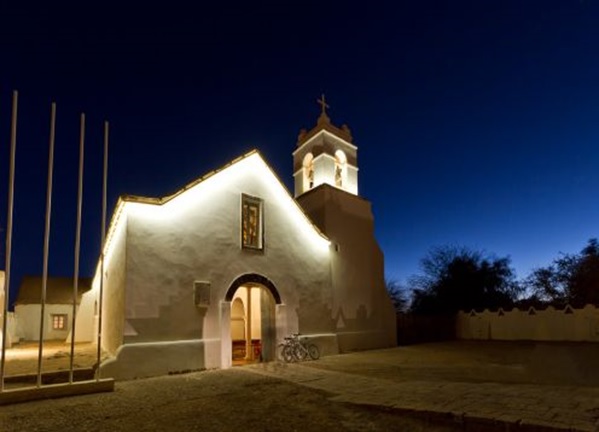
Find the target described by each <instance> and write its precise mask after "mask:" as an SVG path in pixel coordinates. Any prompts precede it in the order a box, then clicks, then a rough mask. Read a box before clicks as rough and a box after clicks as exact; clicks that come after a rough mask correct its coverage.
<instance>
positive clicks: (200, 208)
mask: <svg viewBox="0 0 599 432" xmlns="http://www.w3.org/2000/svg"><path fill="white" fill-rule="evenodd" d="M321 103H322V113H321V115H320V117H319V118H318V121H317V124H316V126H315V127H314V128H312V129H311V130H310V131H305V130H302V132H301V133H300V135H299V137H298V142H297V146H296V148H295V150H294V151H293V169H294V174H293V176H294V180H295V193H294V196H293V197H292V196H291V195H290V194H289V192H288V191H287V189H286V188H285V186H284V185H283V184H282V183H281V181H280V180H279V178H278V177H277V175H276V174H275V173H274V172H273V170H272V169H271V168H270V167H269V165H268V164H267V162H266V161H265V160H264V159H263V158H262V156H261V155H260V153H259V152H258V151H252V152H250V153H248V154H246V155H244V156H242V157H239V158H238V159H236V160H234V161H232V162H231V163H229V164H228V165H226V166H224V167H222V168H221V169H219V170H216V171H213V172H210V173H208V174H207V175H205V176H203V177H202V178H199V179H197V180H196V181H194V182H192V183H190V184H188V185H186V186H184V187H182V188H181V189H180V190H178V191H177V192H175V193H174V194H172V195H169V196H166V197H161V198H150V197H140V196H130V195H125V196H121V197H120V198H119V201H118V203H117V205H116V208H115V211H114V214H113V215H112V218H111V221H110V225H109V227H108V231H107V237H106V242H105V247H104V254H103V255H104V259H103V260H102V259H100V262H99V264H98V266H97V272H96V274H95V277H94V280H93V283H92V289H91V290H90V291H88V292H87V293H85V294H84V295H83V297H82V299H81V303H80V309H79V313H78V319H77V328H76V332H75V337H76V340H78V341H93V340H95V338H96V336H95V335H96V333H97V331H98V329H101V341H102V348H103V350H104V351H105V352H106V353H107V354H108V355H109V358H107V359H106V360H104V361H103V362H102V364H101V365H100V373H101V376H102V377H114V378H117V379H127V378H136V377H145V376H153V375H162V374H167V373H175V372H183V371H191V370H200V369H204V368H228V367H231V366H232V365H233V364H234V360H235V358H239V356H240V353H241V356H242V357H243V358H245V359H246V360H253V359H260V360H262V361H271V360H274V359H275V356H276V353H275V351H276V345H277V344H278V343H280V342H281V341H282V340H283V338H284V337H285V336H288V335H290V334H292V333H301V334H302V335H304V336H306V337H309V338H310V339H311V341H312V342H314V343H315V344H316V345H317V346H318V347H319V349H320V352H321V355H329V354H337V353H343V352H348V351H354V350H365V349H374V348H384V347H390V346H394V345H395V343H396V342H395V341H396V330H395V325H396V324H395V312H394V309H393V306H392V304H391V301H390V299H389V296H388V294H387V292H386V289H385V282H384V259H383V254H382V252H381V250H380V248H379V246H378V244H377V241H376V239H375V237H374V219H373V215H372V211H371V205H370V202H368V201H367V200H366V199H364V198H362V197H360V196H359V195H358V159H357V150H358V149H357V147H356V145H355V144H354V143H353V138H352V136H351V133H350V130H349V128H347V126H345V125H344V126H343V127H341V128H338V127H336V126H334V125H333V124H332V123H331V121H330V119H329V117H328V116H327V113H326V109H325V107H326V105H325V103H324V99H323V100H322V101H321ZM100 292H101V293H102V295H101V296H100ZM100 301H102V308H100V307H99V302H100ZM99 311H101V313H100V312H99Z"/></svg>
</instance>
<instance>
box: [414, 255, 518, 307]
mask: <svg viewBox="0 0 599 432" xmlns="http://www.w3.org/2000/svg"><path fill="white" fill-rule="evenodd" d="M421 267H422V270H423V274H422V275H419V276H415V277H413V278H412V279H411V281H410V286H411V288H412V305H411V310H412V312H414V313H419V314H453V313H456V312H457V311H459V310H471V309H483V308H490V309H496V308H499V307H504V308H506V307H510V306H511V305H512V304H513V302H514V300H515V299H516V297H517V295H518V294H519V293H520V288H519V285H518V284H517V283H516V280H515V276H514V271H513V269H512V268H511V267H510V260H509V258H495V257H492V256H485V255H484V254H483V253H482V252H478V251H472V250H469V249H467V248H463V247H462V248H459V247H451V246H444V247H438V248H435V249H432V250H431V251H430V252H429V253H428V255H427V256H426V257H424V258H423V259H422V261H421Z"/></svg>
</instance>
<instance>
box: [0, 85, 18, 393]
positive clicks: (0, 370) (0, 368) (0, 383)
mask: <svg viewBox="0 0 599 432" xmlns="http://www.w3.org/2000/svg"><path fill="white" fill-rule="evenodd" d="M18 99H19V93H18V92H17V91H16V90H15V91H13V92H12V121H11V125H10V169H9V175H8V215H7V217H6V251H5V252H6V256H5V259H6V261H5V267H4V271H5V274H4V311H2V313H3V315H2V357H0V391H3V390H4V365H5V358H6V335H7V324H8V288H9V286H10V255H11V249H12V215H13V208H14V189H15V152H16V144H17V107H18Z"/></svg>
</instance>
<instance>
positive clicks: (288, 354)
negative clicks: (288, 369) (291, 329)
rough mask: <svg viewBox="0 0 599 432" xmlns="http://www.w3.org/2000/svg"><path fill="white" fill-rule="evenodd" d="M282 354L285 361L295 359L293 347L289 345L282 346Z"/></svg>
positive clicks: (288, 361)
mask: <svg viewBox="0 0 599 432" xmlns="http://www.w3.org/2000/svg"><path fill="white" fill-rule="evenodd" d="M281 354H282V356H283V361H284V362H285V363H291V362H293V361H294V360H295V355H294V353H293V347H291V346H289V345H285V346H284V347H283V352H282V353H281Z"/></svg>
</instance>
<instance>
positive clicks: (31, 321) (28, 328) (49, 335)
mask: <svg viewBox="0 0 599 432" xmlns="http://www.w3.org/2000/svg"><path fill="white" fill-rule="evenodd" d="M55 314H59V315H66V316H67V322H66V326H65V329H64V330H54V329H52V315H55ZM40 315H41V306H40V305H39V304H25V305H16V306H15V316H16V319H17V335H18V336H19V337H20V339H23V340H26V341H39V336H40ZM72 315H73V306H71V305H64V304H47V305H46V307H45V311H44V340H66V339H67V337H68V336H69V333H70V328H71V317H72Z"/></svg>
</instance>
